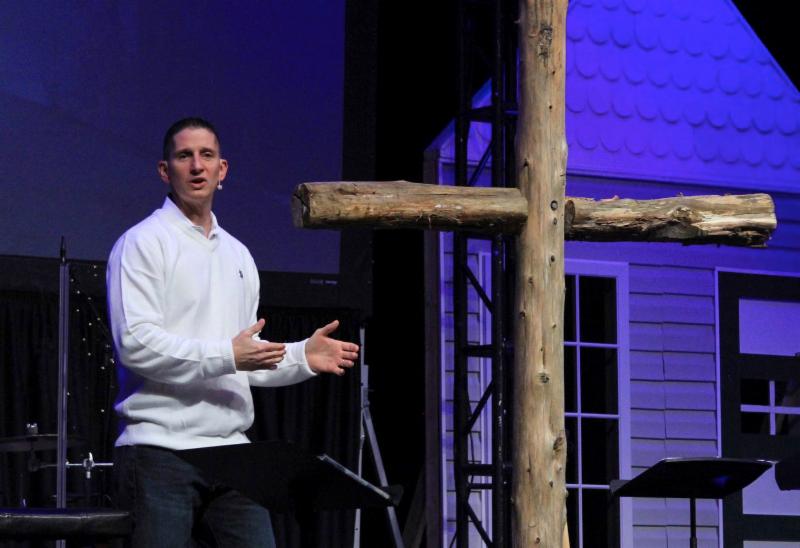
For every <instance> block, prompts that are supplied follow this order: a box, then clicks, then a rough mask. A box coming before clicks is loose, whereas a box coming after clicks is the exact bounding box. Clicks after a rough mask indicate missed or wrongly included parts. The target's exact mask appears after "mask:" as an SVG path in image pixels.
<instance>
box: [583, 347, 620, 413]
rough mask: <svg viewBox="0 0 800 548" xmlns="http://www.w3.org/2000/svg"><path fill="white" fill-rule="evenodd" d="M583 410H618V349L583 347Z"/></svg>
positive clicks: (602, 411)
mask: <svg viewBox="0 0 800 548" xmlns="http://www.w3.org/2000/svg"><path fill="white" fill-rule="evenodd" d="M581 411H582V412H583V413H616V412H617V351H616V350H613V349H609V348H581Z"/></svg>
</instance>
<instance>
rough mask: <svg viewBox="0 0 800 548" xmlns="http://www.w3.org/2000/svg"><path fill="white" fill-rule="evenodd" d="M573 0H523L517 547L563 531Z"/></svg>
mask: <svg viewBox="0 0 800 548" xmlns="http://www.w3.org/2000/svg"><path fill="white" fill-rule="evenodd" d="M566 15H567V0H520V3H519V57H520V96H519V119H518V122H517V142H516V158H517V176H518V181H519V188H520V190H521V191H522V195H523V197H524V198H525V199H526V200H527V202H528V215H527V221H526V223H525V225H524V226H523V228H522V230H521V232H520V234H519V237H518V239H517V280H516V296H515V299H516V302H515V314H516V318H515V320H516V322H515V323H516V325H515V332H514V335H515V337H514V367H513V379H512V384H513V387H514V389H513V392H514V396H513V402H514V409H513V421H512V425H513V426H512V428H513V435H512V440H513V441H512V455H511V460H512V468H511V470H512V472H511V473H512V481H511V484H512V485H511V491H512V501H511V534H512V543H513V545H514V546H515V547H518V548H523V547H524V548H531V547H534V546H543V547H555V546H560V545H561V544H562V540H563V532H564V527H565V525H566V507H565V502H566V493H567V491H566V482H565V464H566V454H567V446H566V443H567V442H566V435H565V431H564V349H563V338H564V334H563V325H562V322H563V318H564V226H563V221H564V212H565V202H566V197H565V195H564V192H565V183H566V171H567V144H566V139H565V136H564V80H565V74H566V73H565V65H564V63H565V49H566V40H565V31H566Z"/></svg>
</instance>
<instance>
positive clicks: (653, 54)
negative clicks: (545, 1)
mask: <svg viewBox="0 0 800 548" xmlns="http://www.w3.org/2000/svg"><path fill="white" fill-rule="evenodd" d="M567 39H568V41H567V67H566V68H567V84H566V106H567V119H566V124H567V141H568V143H569V158H568V171H569V172H570V173H573V174H588V175H601V176H605V177H608V176H612V177H624V178H634V179H645V180H664V181H674V182H697V183H702V184H715V185H721V186H730V187H735V188H748V189H749V188H758V189H763V190H785V191H790V192H797V191H800V93H798V90H797V89H796V88H795V87H794V86H793V85H792V83H791V82H790V80H789V79H788V78H787V77H786V75H785V74H784V73H783V71H782V70H781V68H780V67H779V66H778V64H777V63H776V61H775V60H774V59H773V57H772V56H771V55H770V53H769V52H768V51H767V49H766V48H765V47H764V45H763V44H762V43H761V41H760V40H759V39H758V37H756V35H755V33H754V32H753V31H752V29H751V28H750V26H749V25H748V24H747V22H746V21H745V20H744V18H743V17H742V15H741V14H740V13H739V11H738V10H737V9H736V8H735V6H734V5H733V4H732V3H731V2H730V0H572V2H570V6H569V11H568V16H567ZM488 92H489V89H488V85H487V86H485V88H484V89H482V90H481V91H480V92H479V93H478V94H477V95H476V97H475V100H476V103H478V104H487V103H488V101H489V93H488ZM474 126H475V127H474V132H473V135H474V139H473V140H472V142H471V151H470V155H471V156H472V157H475V158H477V157H479V156H480V154H481V153H482V151H483V149H484V148H485V146H486V145H487V144H488V141H489V139H488V137H489V134H488V127H486V125H485V124H474ZM442 137H444V139H442V140H438V142H439V144H440V145H443V146H442V147H441V148H440V151H441V154H442V155H443V156H449V157H452V139H451V138H448V137H451V135H447V136H445V135H442Z"/></svg>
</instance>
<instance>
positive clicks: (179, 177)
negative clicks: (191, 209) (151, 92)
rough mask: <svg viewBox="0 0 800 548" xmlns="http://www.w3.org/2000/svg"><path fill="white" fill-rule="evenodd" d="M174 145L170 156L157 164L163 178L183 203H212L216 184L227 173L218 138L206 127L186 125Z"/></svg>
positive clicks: (197, 204)
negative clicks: (187, 126)
mask: <svg viewBox="0 0 800 548" xmlns="http://www.w3.org/2000/svg"><path fill="white" fill-rule="evenodd" d="M172 144H173V146H172V152H171V153H170V155H169V158H168V159H167V160H162V161H160V162H159V163H158V172H159V174H160V175H161V179H162V180H163V181H164V182H165V183H167V184H168V185H169V186H170V187H171V188H172V193H173V195H174V196H175V197H176V198H177V199H178V200H179V201H180V202H184V203H187V204H192V205H196V206H199V205H205V204H209V205H210V203H211V199H212V198H213V196H214V191H215V190H216V189H217V185H218V184H219V182H220V181H222V180H223V179H225V175H226V174H227V173H228V162H227V161H226V160H223V159H222V158H220V155H219V143H218V142H217V138H216V137H215V136H214V134H213V133H211V132H210V131H208V130H207V129H205V128H186V129H183V130H181V131H179V132H178V133H176V134H175V136H174V137H173V139H172Z"/></svg>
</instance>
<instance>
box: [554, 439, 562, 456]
mask: <svg viewBox="0 0 800 548" xmlns="http://www.w3.org/2000/svg"><path fill="white" fill-rule="evenodd" d="M563 448H564V437H563V436H558V437H557V438H556V441H554V442H553V451H555V452H556V453H557V452H559V451H561V450H562V449H563Z"/></svg>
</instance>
